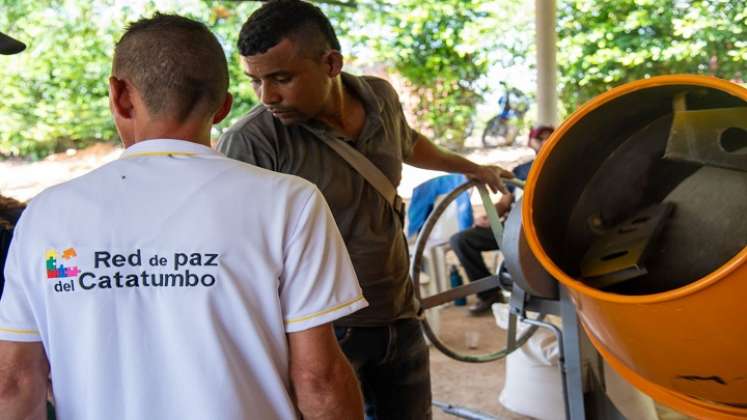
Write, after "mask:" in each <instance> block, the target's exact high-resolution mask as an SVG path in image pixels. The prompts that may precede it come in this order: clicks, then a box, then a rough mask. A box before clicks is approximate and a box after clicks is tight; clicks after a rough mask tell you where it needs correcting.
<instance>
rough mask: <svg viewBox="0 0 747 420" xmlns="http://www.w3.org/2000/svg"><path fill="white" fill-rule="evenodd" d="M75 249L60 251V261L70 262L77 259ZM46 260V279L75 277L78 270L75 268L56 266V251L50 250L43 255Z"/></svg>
mask: <svg viewBox="0 0 747 420" xmlns="http://www.w3.org/2000/svg"><path fill="white" fill-rule="evenodd" d="M77 256H78V254H77V253H76V252H75V248H68V249H66V250H64V251H62V259H64V260H70V259H71V258H73V257H77ZM44 257H45V258H46V269H47V278H48V279H61V278H65V277H77V276H78V274H79V273H80V270H79V269H78V267H77V266H71V267H65V266H64V265H63V264H60V265H57V250H54V249H50V250H47V252H45V253H44Z"/></svg>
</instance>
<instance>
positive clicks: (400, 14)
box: [348, 0, 515, 149]
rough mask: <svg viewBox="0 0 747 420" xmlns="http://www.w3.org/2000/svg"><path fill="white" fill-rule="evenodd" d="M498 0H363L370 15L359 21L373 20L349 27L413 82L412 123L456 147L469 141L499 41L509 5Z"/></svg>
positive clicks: (356, 38) (377, 55) (365, 10)
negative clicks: (499, 29)
mask: <svg viewBox="0 0 747 420" xmlns="http://www.w3.org/2000/svg"><path fill="white" fill-rule="evenodd" d="M497 3H499V2H496V1H490V0H475V1H464V0H441V1H437V2H423V1H419V0H400V1H397V2H393V3H391V4H381V3H379V4H376V3H373V4H368V5H361V6H360V7H361V8H362V9H363V10H362V11H360V12H359V13H362V14H363V15H364V16H365V17H364V18H363V19H358V20H357V21H364V22H369V25H368V26H367V27H364V28H362V29H361V28H359V29H358V30H357V32H356V31H355V29H354V28H349V29H348V30H349V31H350V32H348V36H350V37H351V38H352V39H354V40H355V42H356V43H357V44H359V45H360V44H365V45H369V46H370V47H372V48H373V50H374V51H375V54H376V57H377V59H378V60H379V61H381V62H383V63H386V64H387V65H389V66H391V67H392V68H393V69H394V70H395V71H396V72H397V73H398V74H399V75H401V76H402V77H404V79H405V80H406V81H407V83H408V85H409V89H410V90H411V93H412V94H413V95H414V96H415V97H416V98H418V100H417V103H416V105H415V109H413V110H412V111H413V113H414V115H415V118H416V121H411V123H412V124H413V125H415V126H416V127H417V128H419V129H420V130H422V131H424V132H425V134H426V135H429V136H431V137H432V138H433V139H434V140H435V141H436V142H437V143H440V144H442V145H445V146H447V147H450V148H452V149H460V148H461V147H462V146H463V143H464V140H465V139H464V135H465V132H466V131H467V127H468V126H470V124H472V122H473V119H474V112H475V106H476V105H477V104H478V103H479V102H480V101H481V100H482V94H483V92H484V90H485V86H484V83H481V82H483V79H484V77H485V75H486V73H487V70H488V68H489V64H490V61H489V56H488V51H489V50H490V49H491V48H494V47H495V46H496V43H495V38H496V34H495V27H496V26H498V25H496V23H497V22H498V21H499V19H498V16H497V15H496V12H500V11H501V10H503V9H501V8H500V7H496V6H497V5H498V4H497ZM500 3H511V2H509V1H504V2H500ZM514 3H515V2H514ZM371 26H376V27H379V28H384V29H383V30H374V29H372V28H371Z"/></svg>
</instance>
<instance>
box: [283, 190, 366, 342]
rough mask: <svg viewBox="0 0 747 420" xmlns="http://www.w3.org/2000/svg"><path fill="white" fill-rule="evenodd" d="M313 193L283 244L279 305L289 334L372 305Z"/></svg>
mask: <svg viewBox="0 0 747 420" xmlns="http://www.w3.org/2000/svg"><path fill="white" fill-rule="evenodd" d="M310 189H311V193H310V194H309V197H308V200H306V203H305V205H304V206H303V209H302V210H301V211H300V214H299V216H298V217H297V218H296V221H295V223H294V226H293V228H292V229H291V233H290V236H289V237H290V239H289V240H288V243H287V244H285V246H284V268H283V271H282V274H281V277H280V301H281V305H282V308H283V314H284V317H285V323H286V331H287V332H296V331H302V330H306V329H309V328H313V327H316V326H319V325H322V324H325V323H328V322H331V321H334V320H335V319H338V318H341V317H344V316H346V315H349V314H351V313H353V312H355V311H357V310H359V309H362V308H364V307H366V306H368V303H367V302H366V300H365V299H364V297H363V294H362V292H361V288H360V286H359V284H358V278H357V277H356V275H355V271H354V269H353V265H352V263H351V261H350V256H349V255H348V252H347V249H346V248H345V244H344V243H343V241H342V237H341V236H340V232H339V230H338V229H337V226H336V225H335V222H334V220H333V219H332V214H331V212H330V211H329V208H328V207H327V204H326V202H325V201H324V199H323V197H322V195H321V193H320V192H319V190H318V189H316V188H315V187H311V186H310Z"/></svg>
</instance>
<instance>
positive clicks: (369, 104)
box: [340, 72, 384, 113]
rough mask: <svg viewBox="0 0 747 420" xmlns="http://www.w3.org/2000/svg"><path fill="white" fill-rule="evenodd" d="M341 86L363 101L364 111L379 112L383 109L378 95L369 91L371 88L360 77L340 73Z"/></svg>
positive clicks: (371, 90) (382, 102)
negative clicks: (347, 88) (350, 90)
mask: <svg viewBox="0 0 747 420" xmlns="http://www.w3.org/2000/svg"><path fill="white" fill-rule="evenodd" d="M340 77H341V78H342V84H343V85H345V86H347V87H349V88H351V89H352V90H353V92H355V93H356V95H357V96H358V97H359V98H360V99H361V100H362V101H363V106H364V107H365V108H366V111H374V112H375V113H379V112H381V110H382V109H384V101H382V100H381V99H379V97H378V95H376V93H375V92H374V91H373V89H371V86H370V85H369V84H368V83H366V82H365V80H363V79H362V78H360V77H356V76H353V75H351V74H349V73H345V72H342V73H340Z"/></svg>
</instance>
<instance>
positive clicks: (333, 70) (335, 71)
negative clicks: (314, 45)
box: [322, 50, 344, 77]
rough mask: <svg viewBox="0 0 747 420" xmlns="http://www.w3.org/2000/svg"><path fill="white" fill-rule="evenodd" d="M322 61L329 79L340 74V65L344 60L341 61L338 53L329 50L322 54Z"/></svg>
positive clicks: (340, 55)
mask: <svg viewBox="0 0 747 420" xmlns="http://www.w3.org/2000/svg"><path fill="white" fill-rule="evenodd" d="M322 59H323V60H324V63H325V64H326V65H327V66H328V68H329V72H328V75H329V76H330V77H335V76H337V75H339V74H340V73H342V64H343V61H344V60H343V59H342V54H341V53H340V52H339V51H337V50H329V51H327V52H326V53H324V57H323V58H322Z"/></svg>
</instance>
